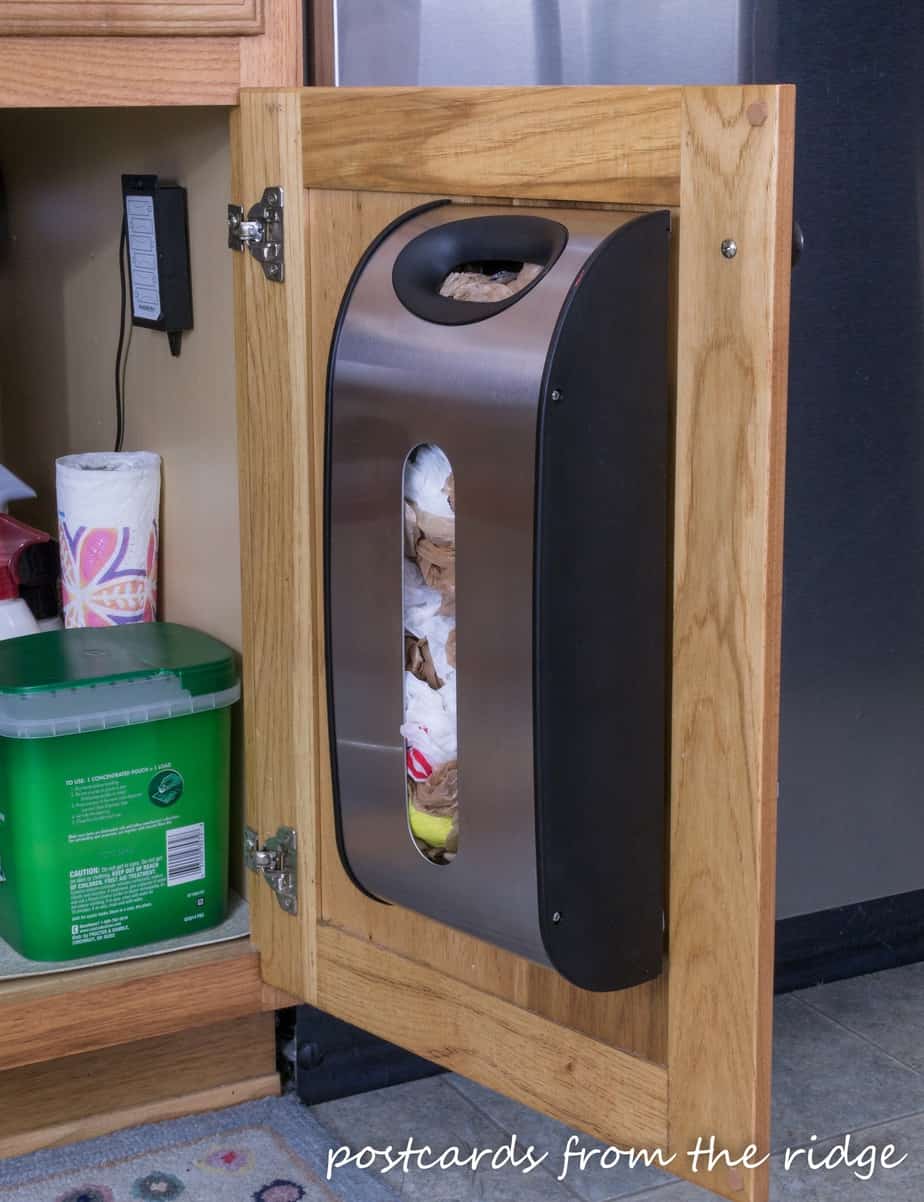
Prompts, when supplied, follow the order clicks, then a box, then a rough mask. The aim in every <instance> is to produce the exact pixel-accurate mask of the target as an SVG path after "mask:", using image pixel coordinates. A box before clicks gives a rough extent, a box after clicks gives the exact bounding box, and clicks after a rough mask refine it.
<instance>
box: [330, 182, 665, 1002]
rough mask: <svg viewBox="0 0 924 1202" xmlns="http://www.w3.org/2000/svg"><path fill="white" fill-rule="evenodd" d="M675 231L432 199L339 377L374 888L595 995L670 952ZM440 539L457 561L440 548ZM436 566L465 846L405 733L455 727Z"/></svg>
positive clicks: (345, 574) (357, 763)
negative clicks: (456, 285) (435, 720)
mask: <svg viewBox="0 0 924 1202" xmlns="http://www.w3.org/2000/svg"><path fill="white" fill-rule="evenodd" d="M669 235H670V215H669V213H668V212H667V211H656V212H649V213H646V214H643V215H639V214H633V213H628V212H603V211H599V210H594V211H591V210H575V209H553V208H542V209H535V210H531V209H525V208H519V207H490V208H488V207H482V206H472V205H467V204H466V205H462V204H450V203H448V202H438V203H437V204H433V205H426V206H422V207H421V208H418V209H415V210H412V211H410V212H409V213H407V214H405V215H404V216H403V217H401V218H400V219H399V220H398V221H396V222H394V223H393V224H392V225H391V226H389V227H388V228H386V229H385V230H383V231H382V233H381V234H380V235H379V236H378V237H377V238H376V240H375V241H374V242H373V244H372V245H371V246H370V247H369V248H368V250H367V251H366V252H365V254H364V255H363V257H362V259H361V260H360V262H359V264H358V266H357V267H356V270H355V271H354V273H353V276H352V279H351V280H350V284H349V287H348V289H347V291H346V294H345V296H344V299H343V302H342V305H341V308H340V313H339V317H338V321H337V325H336V329H335V333H334V338H333V344H332V347H331V356H330V364H329V371H328V395H327V406H328V409H327V465H326V493H325V505H326V513H325V589H326V605H327V623H326V628H327V672H328V690H329V698H328V700H329V719H330V730H331V752H332V766H333V780H334V803H335V807H336V820H337V832H338V842H339V848H340V854H341V858H342V860H343V863H344V866H345V868H346V870H347V871H348V872H349V874H350V875H351V877H352V879H353V881H354V882H355V883H356V884H357V885H358V886H359V888H361V889H362V890H364V891H365V892H366V893H368V894H370V895H372V896H373V897H375V898H377V899H379V900H381V901H385V902H392V903H397V904H400V905H403V906H406V907H408V908H410V909H413V910H416V911H419V912H422V913H424V914H427V915H429V916H431V917H432V918H435V919H437V920H439V921H441V922H443V923H447V924H449V925H450V926H453V927H457V928H459V929H461V930H464V931H466V932H469V933H470V934H473V935H476V936H478V937H480V938H482V939H484V940H487V941H489V942H492V943H494V944H497V945H499V946H501V947H503V948H506V949H508V950H510V951H512V952H515V953H517V954H520V955H522V956H526V957H528V958H530V959H532V960H534V961H537V962H539V963H541V964H545V965H551V966H553V967H554V968H555V969H557V970H558V971H559V972H560V973H561V974H562V975H563V976H564V977H566V978H567V979H568V980H569V981H571V982H573V983H574V984H576V985H578V986H581V987H583V988H586V989H592V990H613V989H620V988H624V987H627V986H631V985H636V984H639V983H641V982H643V981H646V980H650V979H652V978H653V977H656V976H657V975H658V974H659V973H660V971H661V965H662V955H663V941H664V933H663V914H664V896H663V891H664V879H665V873H664V856H665V794H666V779H667V738H666V729H667V688H666V681H667V679H668V651H669V644H668V630H669V620H668V615H669V608H668V603H669V577H668V563H669V537H668V496H669V489H668V478H669V477H668V467H669V435H668V431H669V408H668V335H667V327H668V249H669ZM498 265H499V266H498ZM524 265H526V266H527V267H528V270H526V271H525V272H524V271H523V270H522V269H523V268H524ZM495 267H498V269H497V271H496V272H495V273H494V274H493V275H492V274H491V273H492V271H493V270H494V268H495ZM453 273H459V276H458V277H453V278H454V279H462V285H461V286H460V291H459V293H458V294H459V295H461V294H464V293H465V291H466V287H467V286H468V285H467V283H466V281H467V280H468V279H469V278H470V277H471V278H477V279H480V278H481V276H482V275H483V276H484V277H485V278H488V279H489V282H490V286H487V285H485V286H484V287H482V289H481V296H480V299H477V300H476V299H456V298H455V297H454V296H451V295H444V294H441V293H442V292H443V291H445V290H446V288H448V287H449V282H448V280H449V277H450V276H452V274H453ZM466 273H468V274H466ZM479 273H481V274H480V275H479ZM463 277H464V278H463ZM524 280H525V281H527V282H525V283H524V282H523V281H524ZM497 281H506V282H505V283H501V284H498V283H497ZM468 294H469V295H471V290H470V289H469V293H468ZM420 448H434V449H435V450H434V451H433V454H434V455H435V454H436V452H437V451H438V452H439V454H440V455H441V456H443V457H444V458H441V459H439V460H438V462H439V463H446V464H448V465H449V467H450V468H451V477H450V482H451V489H444V490H443V491H444V493H445V494H446V503H447V504H448V505H449V508H448V509H447V508H446V506H445V505H444V504H443V502H442V501H441V502H440V505H441V506H442V507H443V508H442V514H436V515H435V517H432V518H431V521H432V522H433V523H434V524H438V523H439V522H440V521H442V522H444V523H445V524H446V528H447V529H450V528H451V529H453V531H454V536H453V542H452V545H451V547H450V546H449V544H448V542H446V541H444V542H443V543H440V540H439V538H438V537H436V536H434V538H433V539H432V540H431V539H430V537H429V529H428V527H427V526H426V522H423V525H422V526H421V527H420V528H417V527H415V528H414V532H413V533H412V534H411V535H410V548H411V549H410V552H409V542H408V539H409V535H408V521H407V518H408V512H409V510H410V511H414V506H413V505H411V506H409V505H408V503H407V500H406V498H407V488H408V484H407V480H408V473H409V471H414V470H418V468H420V463H421V461H420V459H419V455H420ZM447 515H448V516H447ZM421 520H422V521H423V519H421ZM422 539H425V540H426V545H427V547H430V546H431V545H433V544H435V545H436V547H437V549H438V550H440V552H441V554H442V556H443V559H442V560H440V559H438V557H436V555H435V553H434V554H433V556H431V560H426V562H425V561H424V559H423V558H421V556H422V555H423V543H421V542H419V541H418V542H415V540H422ZM415 546H416V547H417V548H418V550H417V551H416V552H415V550H414V548H415ZM409 554H411V555H414V554H417V555H418V560H417V563H418V565H421V564H423V565H424V567H425V568H426V569H428V571H427V572H426V573H425V574H424V576H422V577H419V576H418V574H417V573H418V566H414V565H413V564H412V566H411V567H410V568H408V566H407V565H408V562H409V560H408V555H409ZM434 564H435V566H434ZM447 565H448V566H447ZM431 567H433V572H434V574H433V575H430V574H429V569H430V568H431ZM444 569H445V570H446V571H449V570H450V569H451V571H452V576H453V580H452V585H453V587H452V591H451V596H450V593H449V592H448V591H447V589H446V588H445V587H444V586H445V580H446V578H445V577H444V578H441V577H440V571H442V570H444ZM409 573H410V575H409ZM411 578H413V580H412V584H413V587H414V588H416V589H417V593H418V594H419V596H420V597H423V598H424V599H425V601H426V599H427V598H430V599H431V600H432V604H431V605H430V609H429V610H428V611H427V612H428V613H429V614H430V619H429V620H431V621H434V620H435V618H434V617H433V615H436V617H439V618H441V619H442V618H443V617H445V619H446V620H445V621H444V622H443V625H442V626H441V628H440V629H442V631H443V636H445V633H446V631H447V630H450V636H449V637H450V638H451V640H452V647H451V648H450V647H449V645H448V643H447V644H446V645H443V644H442V643H441V644H440V645H439V647H437V646H436V636H435V635H433V636H431V637H432V638H433V640H434V647H433V648H430V651H431V653H435V654H431V658H430V662H429V663H427V662H426V654H424V655H423V656H421V655H420V648H421V647H422V644H419V645H418V646H417V649H416V651H415V655H416V656H417V659H416V661H415V662H416V663H417V664H418V666H419V667H420V664H421V663H422V664H423V666H422V667H420V671H421V673H422V674H423V675H426V676H428V679H429V680H430V685H431V687H434V688H436V687H437V686H438V685H441V684H442V687H443V688H444V689H445V688H446V685H445V680H446V679H448V676H449V674H450V673H451V674H452V698H453V707H454V709H455V714H454V722H455V728H454V731H453V732H450V733H451V735H452V737H453V738H454V739H455V742H453V746H454V747H455V746H456V743H457V760H454V761H453V762H452V764H451V765H448V766H445V767H446V771H447V772H448V773H449V774H451V775H452V788H453V789H454V790H457V801H456V802H455V803H454V804H455V807H456V808H455V809H453V806H452V805H447V806H444V807H443V809H444V810H445V813H441V812H440V808H439V806H436V807H434V808H433V811H434V812H433V813H428V814H427V818H431V817H432V818H434V819H438V818H441V817H442V818H443V819H444V821H443V823H442V825H441V826H440V827H439V828H437V827H436V826H433V829H434V830H437V829H439V830H443V831H446V830H449V829H450V827H451V828H452V840H453V841H452V842H451V843H449V842H448V841H447V842H444V844H443V846H444V847H445V848H447V849H451V850H447V851H446V852H445V854H443V853H442V852H437V853H433V849H432V848H429V847H427V846H426V842H425V841H426V839H428V838H429V839H431V840H432V841H434V842H435V843H437V846H439V843H438V837H437V835H432V836H431V835H429V834H428V833H427V832H428V830H429V829H430V828H429V827H427V828H426V829H425V828H424V826H415V829H414V830H412V827H411V824H410V823H409V819H408V813H409V811H408V798H409V796H411V797H414V796H416V794H415V793H414V790H415V789H417V790H419V789H420V788H421V786H420V785H418V784H415V783H414V781H415V780H416V779H417V778H416V777H414V776H413V772H414V771H415V770H416V769H417V768H419V769H420V771H421V773H422V774H426V771H427V769H428V768H430V767H431V765H430V764H429V763H428V762H427V757H426V754H423V753H421V755H420V757H418V758H419V759H420V760H421V761H422V763H420V764H419V763H417V760H416V759H415V760H414V763H412V762H411V761H412V758H414V756H412V753H414V755H416V752H415V749H414V748H413V747H411V745H410V743H409V739H410V738H411V736H406V734H405V733H402V731H405V732H406V731H408V730H409V729H413V730H416V731H418V732H421V733H420V739H421V741H422V746H424V745H426V746H428V745H429V744H428V743H427V740H430V741H434V740H435V741H436V743H437V744H438V743H439V739H440V738H441V737H442V736H441V734H440V732H439V731H437V730H435V729H434V730H431V729H430V727H429V726H428V724H427V721H426V720H424V719H420V718H419V717H418V718H417V719H416V725H413V724H412V725H411V726H409V725H408V722H409V720H410V719H409V709H408V707H409V705H410V704H411V700H412V699H411V700H409V696H408V690H407V689H406V687H405V682H406V670H407V665H408V651H407V648H408V645H409V644H408V639H410V641H411V643H413V642H414V639H413V637H412V636H413V632H411V634H410V635H409V634H408V630H407V622H406V610H407V605H408V600H407V596H406V593H407V590H408V587H409V586H408V580H409V579H411ZM441 589H442V592H440V590H441ZM426 590H430V591H429V592H427V591H426ZM415 599H416V594H415ZM441 600H442V607H441V609H439V610H438V609H437V605H438V604H439V603H440V601H441ZM429 603H430V602H429V601H428V602H427V604H429ZM424 608H426V606H424ZM421 612H423V611H421ZM450 628H451V629H450ZM434 629H435V627H434ZM443 636H441V637H443ZM423 650H424V653H426V650H427V649H426V648H423ZM450 650H451V651H452V653H453V654H452V663H451V666H447V665H448V664H449V663H450ZM415 679H416V678H415ZM409 683H410V686H412V688H411V690H410V691H411V692H415V691H419V689H418V685H417V684H415V683H414V681H410V682H409ZM415 695H416V693H415ZM423 700H424V701H427V700H428V697H427V696H424V698H423ZM447 705H448V703H447ZM449 738H450V735H447V736H446V739H447V740H448V739H449ZM411 741H413V740H411ZM426 746H425V747H424V749H425V750H426ZM409 772H411V773H412V776H411V784H410V785H409V779H408V777H409ZM423 779H424V776H423V775H422V776H421V780H423ZM409 789H410V790H411V793H410V794H409ZM447 815H449V817H448V819H447ZM431 825H432V824H431ZM420 831H423V833H424V841H422V839H421V838H420V837H417V836H418V833H419V832H420ZM424 851H426V852H428V853H430V855H431V858H428V855H427V854H423V852H424ZM421 954H422V955H426V949H425V948H422V949H421Z"/></svg>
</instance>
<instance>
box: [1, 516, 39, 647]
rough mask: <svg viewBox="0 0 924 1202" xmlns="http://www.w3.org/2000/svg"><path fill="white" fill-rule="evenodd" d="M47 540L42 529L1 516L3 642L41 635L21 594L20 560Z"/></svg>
mask: <svg viewBox="0 0 924 1202" xmlns="http://www.w3.org/2000/svg"><path fill="white" fill-rule="evenodd" d="M48 541H49V536H48V535H47V534H43V533H42V531H41V530H33V529H32V527H31V526H27V525H26V524H25V522H19V521H17V520H16V518H11V517H10V516H9V514H6V513H2V514H0V639H14V638H18V637H19V636H20V635H23V634H38V630H39V627H38V623H37V622H36V620H35V618H34V617H33V616H32V611H31V609H29V606H28V605H27V604H26V602H25V601H23V599H22V597H20V595H19V572H18V567H19V557H20V555H21V554H22V553H23V551H24V550H25V549H26V547H32V546H35V545H36V544H37V543H47V542H48Z"/></svg>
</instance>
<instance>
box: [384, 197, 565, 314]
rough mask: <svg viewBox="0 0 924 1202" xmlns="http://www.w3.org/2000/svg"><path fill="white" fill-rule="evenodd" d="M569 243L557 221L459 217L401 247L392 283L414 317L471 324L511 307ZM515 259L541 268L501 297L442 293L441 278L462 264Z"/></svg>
mask: <svg viewBox="0 0 924 1202" xmlns="http://www.w3.org/2000/svg"><path fill="white" fill-rule="evenodd" d="M567 244H568V231H567V229H566V228H565V227H564V226H563V225H562V224H561V223H560V222H558V221H550V220H549V219H548V218H547V217H534V216H531V215H528V214H511V215H510V216H507V215H506V214H495V215H493V216H490V217H463V218H461V219H460V220H459V221H447V222H446V223H445V224H444V225H438V226H434V228H433V229H430V230H424V232H423V233H422V234H418V235H417V237H416V238H413V239H412V240H411V241H410V242H409V243H408V244H407V246H405V247H404V249H403V250H402V251H401V253H400V254H399V255H398V257H397V259H395V265H394V268H393V269H392V284H393V285H394V289H395V293H396V295H397V297H398V300H400V301H401V303H402V305H404V307H405V308H406V309H408V310H409V311H410V312H411V313H413V314H414V316H415V317H419V318H421V319H422V320H423V321H429V322H433V323H434V324H436V325H443V326H462V325H471V324H472V323H474V322H476V321H485V320H486V319H487V318H489V317H493V316H494V315H495V314H496V313H501V312H503V310H504V309H509V308H510V306H511V305H515V304H516V303H517V301H518V300H521V299H522V298H523V297H524V296H526V294H527V293H528V292H531V291H532V289H533V288H535V286H536V285H537V284H538V283H539V281H540V280H541V279H542V277H543V276H544V275H545V274H546V273H547V272H548V271H549V269H550V268H551V267H553V266H554V265H555V263H556V261H557V259H558V257H559V255H560V254H561V252H562V251H563V250H564V249H565V247H566V246H567ZM480 259H501V260H503V259H514V260H518V261H519V262H524V263H527V262H528V263H541V264H542V271H541V272H540V273H539V274H538V275H537V276H536V278H535V279H534V280H531V281H530V283H529V284H527V285H526V287H525V288H521V289H520V291H519V292H517V293H515V294H514V295H513V296H511V297H508V298H507V299H506V300H501V301H460V300H453V299H452V298H451V297H447V296H440V292H439V290H440V285H441V284H442V282H443V280H444V279H445V278H446V276H447V275H448V274H449V272H450V271H453V270H454V269H455V268H456V267H458V266H459V264H460V263H468V262H473V261H477V260H480Z"/></svg>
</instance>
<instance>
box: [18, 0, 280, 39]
mask: <svg viewBox="0 0 924 1202" xmlns="http://www.w3.org/2000/svg"><path fill="white" fill-rule="evenodd" d="M262 10H263V0H78V2H77V3H75V2H74V0H0V37H8V36H10V35H11V34H15V35H22V34H36V35H46V36H47V35H53V34H62V35H65V36H68V37H92V36H100V35H105V36H113V35H116V34H119V35H126V34H127V35H141V36H145V37H160V36H167V35H174V36H183V37H189V36H196V35H198V36H202V35H211V36H213V37H214V36H217V35H219V34H235V33H236V34H256V33H261V32H262V31H263V11H262Z"/></svg>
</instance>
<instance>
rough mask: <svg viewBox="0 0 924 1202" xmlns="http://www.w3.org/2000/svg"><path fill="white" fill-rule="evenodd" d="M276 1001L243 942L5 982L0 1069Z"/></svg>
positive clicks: (0, 1004)
mask: <svg viewBox="0 0 924 1202" xmlns="http://www.w3.org/2000/svg"><path fill="white" fill-rule="evenodd" d="M276 1003H277V997H276V994H275V991H274V990H272V989H270V990H267V988H266V986H265V985H264V983H263V980H262V978H261V976H260V961H259V958H258V956H257V954H256V952H255V951H254V950H253V949H252V948H251V947H249V946H248V944H247V942H246V941H244V940H237V941H234V942H230V943H219V944H215V945H214V946H212V947H202V948H193V949H191V950H190V951H183V952H171V953H169V954H168V955H165V956H152V957H150V958H149V959H140V960H127V961H125V962H124V963H122V964H107V965H104V966H101V967H99V968H84V969H78V970H77V971H74V972H64V973H53V974H50V975H49V976H42V977H24V978H22V979H20V980H16V981H6V982H4V983H2V984H0V1069H7V1068H15V1067H17V1066H18V1065H23V1064H33V1063H35V1062H37V1061H40V1060H53V1059H56V1058H61V1057H65V1056H75V1055H78V1054H79V1053H81V1052H90V1051H95V1050H97V1049H99V1048H108V1047H112V1046H114V1045H115V1044H119V1043H126V1042H130V1041H132V1040H135V1039H145V1038H149V1037H153V1036H157V1035H167V1034H171V1033H173V1032H176V1031H182V1030H184V1029H186V1028H187V1027H201V1026H204V1025H206V1024H208V1023H211V1022H219V1021H221V1020H222V1019H232V1018H243V1017H245V1016H246V1015H249V1014H255V1013H258V1012H260V1011H261V1010H267V1009H271V1008H273V1007H274V1006H275V1005H276Z"/></svg>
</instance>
